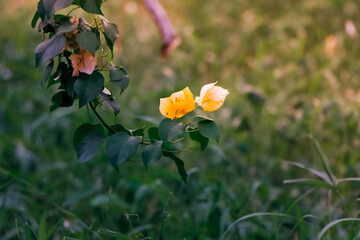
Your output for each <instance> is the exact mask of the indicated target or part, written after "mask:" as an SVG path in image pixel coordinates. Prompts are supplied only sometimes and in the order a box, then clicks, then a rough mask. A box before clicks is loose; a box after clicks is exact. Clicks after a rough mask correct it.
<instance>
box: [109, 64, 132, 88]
mask: <svg viewBox="0 0 360 240" xmlns="http://www.w3.org/2000/svg"><path fill="white" fill-rule="evenodd" d="M109 69H110V82H112V83H114V84H115V85H116V86H118V87H120V89H121V93H122V92H123V91H124V90H125V89H126V88H127V87H128V86H129V76H128V74H127V72H126V71H125V70H124V69H123V68H118V67H115V66H114V64H110V67H109Z"/></svg>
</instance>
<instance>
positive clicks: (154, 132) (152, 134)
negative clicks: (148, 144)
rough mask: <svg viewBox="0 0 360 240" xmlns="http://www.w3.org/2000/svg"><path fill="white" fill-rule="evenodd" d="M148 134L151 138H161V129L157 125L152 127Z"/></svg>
mask: <svg viewBox="0 0 360 240" xmlns="http://www.w3.org/2000/svg"><path fill="white" fill-rule="evenodd" d="M148 135H149V138H150V140H161V138H160V136H159V129H158V128H157V127H151V128H149V129H148Z"/></svg>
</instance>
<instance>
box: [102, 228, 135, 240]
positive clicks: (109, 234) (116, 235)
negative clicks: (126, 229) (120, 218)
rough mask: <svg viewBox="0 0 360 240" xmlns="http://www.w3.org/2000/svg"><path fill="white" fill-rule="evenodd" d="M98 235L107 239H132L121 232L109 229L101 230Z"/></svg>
mask: <svg viewBox="0 0 360 240" xmlns="http://www.w3.org/2000/svg"><path fill="white" fill-rule="evenodd" d="M98 233H99V234H100V235H101V236H107V237H114V238H118V239H120V240H131V239H132V238H130V237H128V236H126V235H125V234H122V233H119V232H114V231H111V230H108V229H100V230H99V231H98Z"/></svg>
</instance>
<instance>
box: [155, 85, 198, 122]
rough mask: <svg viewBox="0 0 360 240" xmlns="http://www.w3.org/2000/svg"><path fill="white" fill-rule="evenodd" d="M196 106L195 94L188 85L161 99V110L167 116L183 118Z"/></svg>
mask: <svg viewBox="0 0 360 240" xmlns="http://www.w3.org/2000/svg"><path fill="white" fill-rule="evenodd" d="M194 108H195V102H194V96H193V94H192V93H191V91H190V89H189V88H188V87H186V88H184V89H183V90H182V91H179V92H175V93H173V94H171V95H170V97H168V98H161V99H160V106H159V110H160V112H161V114H162V115H164V116H165V117H167V118H171V119H174V118H181V117H183V116H184V115H185V114H187V113H189V112H191V111H192V110H194Z"/></svg>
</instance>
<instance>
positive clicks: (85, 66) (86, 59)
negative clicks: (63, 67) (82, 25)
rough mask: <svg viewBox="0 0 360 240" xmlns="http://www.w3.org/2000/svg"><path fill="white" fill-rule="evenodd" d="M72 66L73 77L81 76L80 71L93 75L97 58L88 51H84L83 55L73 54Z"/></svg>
mask: <svg viewBox="0 0 360 240" xmlns="http://www.w3.org/2000/svg"><path fill="white" fill-rule="evenodd" d="M70 59H71V64H72V66H73V68H74V71H73V74H72V75H73V77H74V76H79V71H80V72H83V73H87V74H91V73H92V72H93V71H94V69H95V65H96V60H97V57H96V56H95V57H93V55H92V54H91V53H90V52H89V51H88V50H83V51H82V53H81V54H75V53H73V54H71V57H70Z"/></svg>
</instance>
